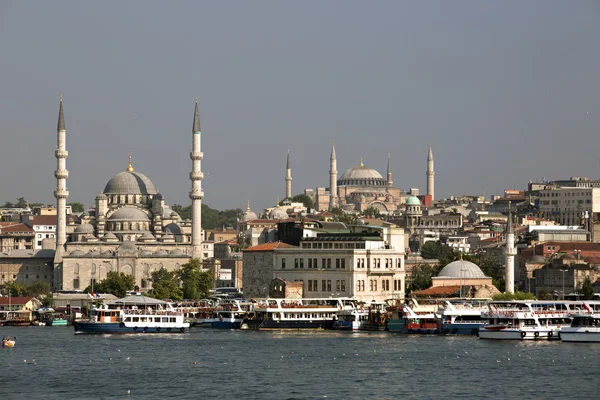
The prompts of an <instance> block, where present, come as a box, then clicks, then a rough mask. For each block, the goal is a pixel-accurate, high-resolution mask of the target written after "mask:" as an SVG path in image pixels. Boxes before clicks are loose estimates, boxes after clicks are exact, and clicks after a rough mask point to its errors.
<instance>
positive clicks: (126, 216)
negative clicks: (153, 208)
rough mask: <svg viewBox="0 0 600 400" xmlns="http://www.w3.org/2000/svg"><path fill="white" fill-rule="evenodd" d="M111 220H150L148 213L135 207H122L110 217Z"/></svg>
mask: <svg viewBox="0 0 600 400" xmlns="http://www.w3.org/2000/svg"><path fill="white" fill-rule="evenodd" d="M108 219H109V220H111V221H149V220H150V219H149V218H148V215H146V213H145V212H143V211H142V210H140V209H139V208H135V207H124V208H121V209H119V210H117V211H115V213H114V214H113V215H111V216H110V217H109V218H108Z"/></svg>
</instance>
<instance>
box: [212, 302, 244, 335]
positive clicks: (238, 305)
mask: <svg viewBox="0 0 600 400" xmlns="http://www.w3.org/2000/svg"><path fill="white" fill-rule="evenodd" d="M252 308H253V303H252V302H247V301H240V300H221V302H220V303H219V305H218V306H217V307H216V308H215V310H214V311H213V319H212V321H211V327H212V328H214V329H240V328H241V327H242V323H243V322H244V318H245V317H246V314H247V313H248V312H250V311H252Z"/></svg>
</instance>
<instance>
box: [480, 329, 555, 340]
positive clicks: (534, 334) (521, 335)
mask: <svg viewBox="0 0 600 400" xmlns="http://www.w3.org/2000/svg"><path fill="white" fill-rule="evenodd" d="M479 338H480V339H493V340H553V339H558V333H557V334H554V333H553V332H552V331H551V330H535V331H534V330H520V329H486V328H485V327H484V328H482V329H480V330H479Z"/></svg>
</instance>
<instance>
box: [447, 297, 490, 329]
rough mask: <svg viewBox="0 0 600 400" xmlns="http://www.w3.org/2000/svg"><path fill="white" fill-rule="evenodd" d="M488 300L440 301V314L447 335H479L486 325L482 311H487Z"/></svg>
mask: <svg viewBox="0 0 600 400" xmlns="http://www.w3.org/2000/svg"><path fill="white" fill-rule="evenodd" d="M487 302H488V299H460V298H457V299H445V300H439V308H438V314H439V315H440V319H441V322H442V326H441V333H443V334H445V335H477V333H478V332H479V329H480V328H482V327H483V325H484V324H485V321H486V320H485V319H484V318H482V316H481V313H482V311H487V309H488V307H487Z"/></svg>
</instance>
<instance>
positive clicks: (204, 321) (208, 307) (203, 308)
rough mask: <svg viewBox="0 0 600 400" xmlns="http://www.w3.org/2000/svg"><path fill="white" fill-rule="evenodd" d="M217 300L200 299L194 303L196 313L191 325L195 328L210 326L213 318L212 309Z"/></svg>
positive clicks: (213, 309) (215, 305)
mask: <svg viewBox="0 0 600 400" xmlns="http://www.w3.org/2000/svg"><path fill="white" fill-rule="evenodd" d="M218 304H219V302H218V301H217V300H213V299H202V300H199V301H198V303H197V304H196V306H197V307H196V314H195V315H194V322H193V324H192V326H194V327H196V328H212V323H213V321H214V320H215V315H214V311H215V309H216V308H217V305H218Z"/></svg>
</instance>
